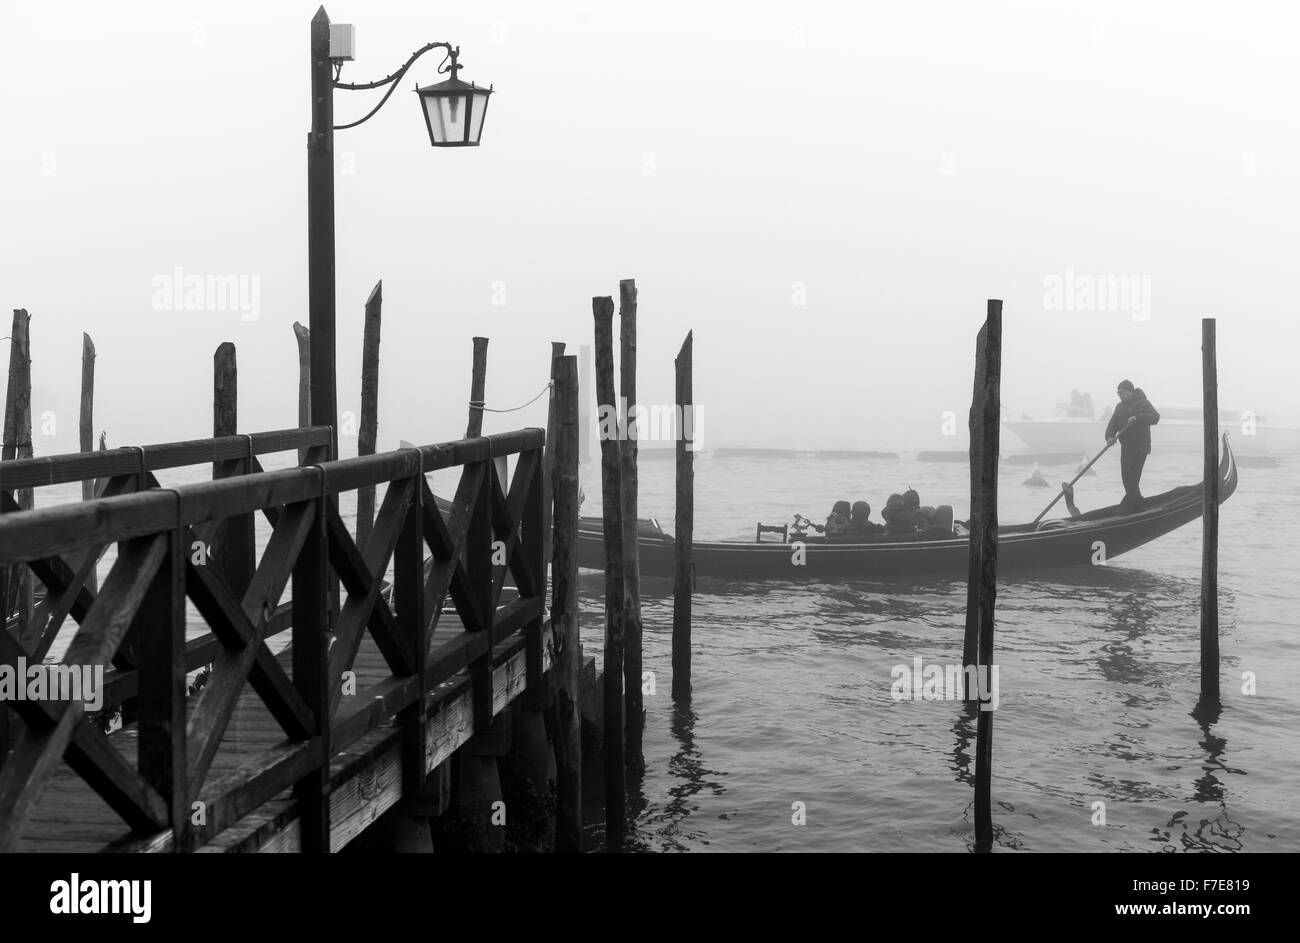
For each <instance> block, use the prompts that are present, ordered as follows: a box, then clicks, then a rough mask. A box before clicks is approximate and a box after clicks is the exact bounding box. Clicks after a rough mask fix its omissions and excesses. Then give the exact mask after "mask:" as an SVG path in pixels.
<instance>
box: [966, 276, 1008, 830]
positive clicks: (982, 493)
mask: <svg viewBox="0 0 1300 943" xmlns="http://www.w3.org/2000/svg"><path fill="white" fill-rule="evenodd" d="M976 350H977V354H976V356H977V360H976V368H975V375H976V377H977V386H976V390H975V398H974V401H973V402H972V403H971V412H970V438H971V505H972V509H973V510H972V514H971V519H970V532H971V556H972V557H973V558H974V559H975V560H976V561H977V564H978V565H977V567H976V576H977V583H976V586H975V592H974V607H973V610H974V611H972V608H971V595H970V594H969V592H968V595H967V607H968V608H967V612H966V619H967V632H968V635H967V640H968V641H969V637H970V636H969V632H970V627H971V625H972V624H974V626H975V628H976V630H977V636H978V644H977V646H976V661H975V664H976V665H977V666H978V671H977V673H976V674H977V679H978V687H979V691H978V692H977V693H978V695H979V697H978V701H979V704H978V705H976V707H977V711H978V714H979V718H978V721H977V723H976V733H975V847H976V850H977V851H985V852H987V851H991V850H992V847H993V808H992V777H993V771H992V764H993V711H992V706H993V704H992V700H991V696H990V691H989V687H990V686H991V684H992V675H993V671H994V663H993V626H994V619H993V615H994V605H995V603H996V601H997V581H998V452H999V435H1000V431H1001V418H1000V417H1001V409H1002V406H1001V381H1002V302H1001V301H998V300H996V299H990V300H989V303H988V315H987V318H986V319H985V322H984V327H983V328H981V329H980V333H979V342H978V343H977V345H976ZM980 381H982V382H980ZM976 442H978V443H979V449H978V453H977V451H976V448H975V443H976ZM976 507H978V512H977V513H976V512H975V511H974V508H976ZM966 664H967V665H970V664H971V662H966ZM966 674H967V675H969V672H967V673H966Z"/></svg>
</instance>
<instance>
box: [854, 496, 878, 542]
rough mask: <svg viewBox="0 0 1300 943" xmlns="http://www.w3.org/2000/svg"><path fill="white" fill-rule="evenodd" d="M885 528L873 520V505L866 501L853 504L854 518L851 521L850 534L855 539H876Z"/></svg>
mask: <svg viewBox="0 0 1300 943" xmlns="http://www.w3.org/2000/svg"><path fill="white" fill-rule="evenodd" d="M884 532H885V528H884V527H883V526H881V525H880V524H877V523H876V522H875V521H873V520H871V505H870V504H868V503H867V502H866V501H855V502H853V516H852V517H851V518H850V519H849V533H850V534H852V535H853V536H855V537H874V536H876V535H877V534H883V533H884Z"/></svg>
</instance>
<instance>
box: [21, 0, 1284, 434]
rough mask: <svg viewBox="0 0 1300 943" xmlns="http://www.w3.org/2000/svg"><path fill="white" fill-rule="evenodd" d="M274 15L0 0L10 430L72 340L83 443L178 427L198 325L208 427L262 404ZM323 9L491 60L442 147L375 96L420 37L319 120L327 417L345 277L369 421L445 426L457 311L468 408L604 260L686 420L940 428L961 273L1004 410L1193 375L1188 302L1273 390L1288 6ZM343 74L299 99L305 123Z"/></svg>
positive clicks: (290, 122) (62, 419) (964, 343)
mask: <svg viewBox="0 0 1300 943" xmlns="http://www.w3.org/2000/svg"><path fill="white" fill-rule="evenodd" d="M316 8H317V4H315V3H301V4H298V3H290V4H280V5H277V6H276V8H275V9H274V12H272V11H271V10H270V9H268V8H267V7H266V6H265V5H261V4H255V3H251V2H231V3H228V4H225V5H223V6H222V7H220V8H213V7H212V6H211V5H208V4H204V5H200V4H197V3H192V2H179V3H166V4H163V3H138V4H133V5H131V7H130V8H129V9H128V10H125V11H124V10H122V9H119V8H112V7H105V6H102V5H89V4H66V5H62V6H59V7H57V8H54V7H49V6H47V5H43V4H38V3H31V2H17V3H13V4H11V5H9V7H8V8H7V12H6V14H5V16H4V25H5V29H3V30H0V51H2V52H3V55H0V70H3V72H2V73H0V84H2V85H3V87H4V90H5V91H4V93H3V94H4V104H5V112H6V118H7V125H8V127H7V128H6V132H5V143H6V146H5V147H4V148H3V152H2V154H0V160H3V167H4V172H3V175H2V180H3V182H2V183H0V199H2V200H3V205H4V208H5V219H6V223H7V225H6V226H5V227H4V230H3V235H0V240H3V245H2V246H0V259H3V263H0V290H2V292H3V297H4V306H5V309H6V310H5V323H4V325H3V326H2V327H0V330H4V332H5V334H8V333H9V316H10V310H11V309H14V308H26V309H27V310H28V311H29V312H30V313H31V315H32V322H31V329H32V356H33V379H34V388H35V389H34V396H33V424H34V426H35V429H34V433H35V434H34V440H35V447H36V452H37V454H38V455H40V454H50V453H51V452H52V451H57V450H60V449H66V448H67V447H68V446H69V444H75V437H76V423H77V415H76V410H77V391H78V383H79V377H80V355H81V333H82V332H83V331H87V332H89V333H90V334H91V336H92V337H93V339H94V342H95V344H96V347H97V349H98V360H97V365H96V404H95V428H96V430H97V431H98V430H107V431H108V435H109V444H110V445H114V446H116V445H127V444H141V443H144V442H149V441H166V440H170V439H184V438H197V437H203V436H206V435H210V434H211V425H212V418H211V401H212V366H211V365H212V355H213V352H214V351H215V349H216V347H217V346H218V345H219V344H220V343H222V342H223V341H232V342H234V343H235V345H236V347H237V351H238V361H239V368H240V377H239V389H240V428H241V429H242V430H246V431H256V430H261V429H272V428H281V427H288V426H293V425H295V424H296V422H297V353H296V344H295V340H294V336H293V332H292V329H291V326H292V324H293V322H294V321H302V322H303V323H306V321H307V267H306V263H307V256H306V246H307V243H306V173H305V171H306V152H305V147H304V144H305V136H306V132H307V129H308V124H309V114H308V104H309V102H308V99H309V86H308V72H307V68H308V57H307V40H308V24H309V21H310V19H311V17H312V15H313V14H314V12H315V10H316ZM326 8H327V10H328V12H329V14H330V16H331V18H332V19H333V21H334V22H339V23H351V24H354V25H355V26H356V28H357V60H356V61H355V62H350V63H348V64H347V65H346V67H345V68H344V70H343V75H342V78H343V80H344V81H354V82H355V81H366V80H371V79H376V78H379V77H381V76H384V75H387V74H388V73H390V72H392V71H393V70H395V69H396V68H398V67H399V66H400V65H401V63H402V62H404V61H405V60H406V58H407V56H408V55H409V54H410V53H411V51H413V50H414V49H415V48H417V47H419V46H420V45H423V44H424V43H426V42H429V41H432V40H449V41H451V42H453V43H458V44H459V45H460V46H461V63H462V65H463V66H464V71H463V73H462V78H465V79H468V80H473V81H476V82H479V83H482V84H486V83H492V84H494V85H495V88H496V93H495V94H494V96H493V98H492V101H491V106H490V108H489V110H488V113H487V118H486V122H485V125H484V133H483V144H482V146H481V147H479V148H465V149H451V150H444V149H434V148H432V147H430V146H429V143H428V136H427V133H426V131H425V128H424V122H423V120H422V118H421V116H420V113H419V107H418V105H417V103H416V99H415V96H414V95H413V94H412V92H411V91H410V89H411V88H412V87H413V86H414V84H415V83H417V82H418V83H419V84H427V83H428V82H430V81H434V80H436V77H435V70H436V67H437V65H438V62H439V59H440V56H439V55H438V54H436V53H431V54H430V55H428V56H426V57H425V58H424V59H422V60H421V61H420V62H419V63H418V64H417V65H416V66H415V67H414V68H413V70H412V72H411V73H410V74H408V76H407V77H406V78H404V79H403V81H402V83H401V88H399V89H398V90H397V91H396V92H395V93H394V96H393V100H392V101H390V103H389V104H388V105H386V106H385V108H384V109H383V110H382V111H381V112H380V113H379V114H378V115H377V116H376V117H375V118H374V119H372V120H371V121H370V122H368V123H367V124H365V125H363V126H362V127H359V128H356V129H352V130H347V131H341V132H339V133H338V136H337V141H336V212H337V237H336V243H337V284H338V340H337V343H338V355H339V409H340V411H341V412H343V411H347V410H351V411H353V412H359V395H360V394H359V387H360V383H359V378H360V360H361V325H362V314H363V311H362V308H363V304H364V302H365V299H366V297H367V295H368V294H369V293H370V291H371V289H372V287H373V286H374V284H375V283H376V282H377V281H379V280H380V279H382V280H383V294H384V307H383V331H382V345H381V362H380V401H379V407H380V413H379V446H380V448H381V449H384V448H391V447H394V446H396V444H397V442H398V440H399V439H408V440H416V441H421V442H430V441H437V440H443V439H453V438H456V437H458V436H459V435H460V434H461V433H463V431H464V423H465V414H466V401H467V399H468V388H469V370H470V338H471V337H472V336H474V335H483V336H487V337H489V338H491V346H490V349H489V356H488V383H487V399H488V405H489V406H494V407H498V408H499V407H509V406H515V405H518V404H520V403H523V402H525V401H527V400H528V399H530V398H531V397H533V396H534V395H535V394H536V393H537V392H538V390H539V389H541V387H542V385H543V384H544V383H545V381H546V375H547V359H548V356H549V342H550V341H552V340H563V341H565V342H567V343H568V344H569V348H570V352H576V351H577V348H578V346H579V345H581V344H590V343H591V334H592V316H591V298H592V296H593V295H613V296H614V297H615V299H616V300H617V295H618V280H619V279H620V278H635V279H636V281H637V286H638V289H639V298H640V305H639V332H638V333H639V337H638V340H639V344H638V348H639V349H638V357H639V393H640V397H639V398H640V399H641V400H642V401H643V402H647V403H671V401H672V391H673V357H674V356H675V355H676V352H677V350H678V347H679V346H680V344H681V341H682V339H683V337H684V336H685V334H686V332H687V331H688V330H693V331H694V336H695V356H694V359H695V393H696V396H695V398H696V402H697V403H699V404H700V405H701V407H702V408H703V409H704V410H705V412H706V415H707V436H708V442H707V447H708V448H716V447H722V446H755V447H787V448H799V449H808V448H817V449H836V448H843V449H851V448H881V449H889V450H904V449H915V448H942V447H945V445H947V446H948V447H953V448H960V447H963V446H964V442H965V426H966V412H967V409H968V407H969V404H970V396H971V379H972V369H973V353H974V339H975V332H976V330H977V329H978V327H979V325H980V323H981V322H982V320H983V317H984V312H985V303H986V299H988V298H1002V299H1004V301H1005V307H1004V348H1003V374H1002V394H1003V407H1004V411H1005V412H1006V413H1008V414H1010V415H1013V416H1019V415H1020V414H1022V413H1029V414H1031V415H1034V416H1048V415H1050V414H1051V412H1052V409H1053V406H1054V404H1055V403H1057V402H1061V401H1064V400H1066V399H1068V397H1069V393H1070V390H1071V389H1078V390H1081V391H1087V392H1091V394H1092V396H1093V400H1094V403H1095V405H1096V407H1097V410H1098V412H1100V411H1101V410H1102V409H1104V408H1105V407H1106V406H1107V405H1109V404H1110V403H1112V402H1113V390H1114V384H1115V383H1116V382H1117V381H1118V380H1119V379H1121V378H1126V377H1127V378H1130V379H1132V380H1133V381H1134V382H1136V383H1138V384H1139V385H1140V386H1143V387H1144V388H1145V389H1146V390H1147V392H1148V393H1149V394H1150V396H1151V397H1152V399H1153V400H1154V401H1155V402H1156V403H1157V405H1159V404H1160V403H1161V402H1169V403H1196V402H1199V400H1200V395H1201V392H1200V389H1201V363H1200V319H1201V318H1202V317H1206V316H1212V317H1216V318H1217V319H1218V369H1219V384H1220V389H1219V401H1220V405H1221V406H1223V407H1225V408H1229V407H1230V408H1240V409H1250V410H1253V411H1255V412H1257V413H1259V414H1261V415H1263V416H1266V417H1267V416H1272V415H1275V414H1283V415H1293V414H1300V391H1297V390H1296V388H1295V385H1294V384H1292V383H1291V382H1289V381H1290V379H1291V377H1290V363H1289V360H1290V359H1291V355H1292V350H1293V349H1294V346H1295V341H1296V339H1297V336H1298V329H1297V327H1296V318H1295V308H1296V302H1295V300H1294V296H1292V295H1291V294H1290V292H1289V291H1288V290H1287V286H1285V285H1284V284H1283V282H1284V281H1286V280H1287V279H1288V276H1287V275H1286V274H1285V273H1286V272H1287V271H1288V270H1289V265H1290V263H1291V262H1292V261H1293V259H1294V253H1295V249H1296V248H1297V242H1298V241H1300V240H1298V239H1297V236H1296V233H1295V227H1294V226H1293V225H1292V220H1294V219H1295V218H1296V216H1297V210H1298V209H1300V184H1297V181H1296V177H1295V174H1294V172H1293V168H1294V167H1295V166H1296V163H1297V158H1298V157H1300V154H1298V153H1297V152H1298V151H1300V135H1297V133H1296V132H1297V128H1298V126H1300V116H1297V113H1296V111H1295V108H1294V102H1295V101H1296V99H1297V97H1298V96H1297V93H1298V92H1300V74H1297V71H1296V70H1295V68H1294V66H1293V65H1290V63H1291V62H1292V61H1293V55H1292V51H1291V50H1290V48H1289V46H1290V45H1291V40H1290V38H1291V37H1292V36H1293V35H1294V34H1295V28H1296V26H1297V25H1300V13H1297V12H1296V11H1295V10H1293V9H1291V8H1288V7H1285V6H1282V5H1276V6H1260V7H1251V8H1242V7H1236V6H1230V5H1227V4H1218V5H1216V4H1203V5H1199V6H1196V7H1179V8H1177V9H1176V15H1173V14H1172V13H1169V12H1167V11H1166V12H1161V11H1158V10H1148V9H1133V8H1130V7H1129V6H1127V5H1124V4H1119V3H1103V4H1099V5H1094V6H1092V7H1090V8H1089V9H1088V10H1087V11H1086V12H1083V11H1079V12H1073V11H1071V12H1066V11H1062V10H1059V9H1046V8H1043V7H1040V6H1038V5H1035V4H1032V3H998V4H985V5H981V6H979V7H978V8H976V7H970V6H966V5H961V4H939V5H934V6H929V7H926V8H924V9H922V8H911V7H904V8H898V7H895V6H884V5H871V6H866V7H862V8H854V9H842V8H841V7H840V6H839V5H836V4H830V3H812V4H799V5H795V4H777V3H757V4H753V3H750V4H744V5H741V4H739V3H725V4H717V5H708V6H706V5H702V4H685V3H680V2H670V3H665V4H659V5H657V6H655V7H652V8H646V9H638V10H637V11H636V12H635V14H633V13H632V12H631V11H630V10H624V9H615V8H611V7H609V6H608V5H603V4H597V3H577V2H566V3H563V4H554V5H550V6H548V7H547V8H541V7H538V6H537V5H531V4H524V3H518V2H509V3H494V4H491V5H484V6H480V7H470V8H456V7H451V6H447V7H446V9H445V10H437V9H435V10H434V11H433V12H431V13H429V12H424V11H427V10H428V9H429V8H428V5H427V4H416V3H413V2H400V3H399V2H393V3H365V4H360V3H332V4H328V5H327V7H326ZM54 62H59V63H61V65H59V66H58V67H55V68H51V66H50V64H51V63H54ZM87 86H89V87H90V88H91V89H93V92H92V94H87V93H86V87H87ZM377 98H378V96H377V95H376V94H375V93H373V92H370V93H358V92H346V91H339V92H336V96H335V107H336V120H337V121H338V122H340V123H342V122H345V121H348V120H353V119H354V118H356V117H360V116H361V115H363V114H365V112H366V111H368V110H369V109H370V107H372V106H373V104H374V103H375V101H377ZM178 268H179V269H180V270H181V271H182V272H183V273H185V275H197V276H199V277H201V278H204V279H211V278H216V277H220V276H227V275H234V276H236V277H237V278H240V279H243V284H244V285H246V286H249V287H252V286H256V288H255V290H256V309H257V310H256V317H255V318H249V317H248V315H249V314H251V313H252V312H250V311H249V310H246V308H247V306H245V310H233V309H231V306H227V310H221V311H207V310H200V311H192V310H190V311H187V310H159V308H160V307H164V308H165V307H166V304H165V303H164V304H163V305H161V306H160V304H159V298H158V289H157V279H159V278H163V279H167V278H170V277H173V273H175V272H176V270H177V269H178ZM1093 287H1097V288H1099V290H1100V291H1101V293H1102V297H1101V298H1098V297H1097V296H1095V295H1094V297H1093V299H1092V300H1091V301H1089V300H1088V297H1087V296H1088V293H1089V291H1090V290H1091V288H1093ZM1121 288H1122V289H1123V297H1120V296H1118V295H1116V294H1115V293H1116V292H1117V291H1119V290H1120V289H1121ZM1108 291H1109V292H1110V295H1109V297H1108V299H1107V297H1106V296H1107V292H1108ZM1116 301H1118V302H1119V303H1118V305H1117V304H1116ZM182 307H183V305H182ZM1078 308H1091V310H1077V309H1078ZM1117 308H1118V309H1117ZM1071 309H1075V310H1071ZM8 357H9V345H8V344H7V343H2V344H0V370H3V369H7V364H8ZM545 410H546V407H545V401H544V399H543V400H540V401H539V402H538V403H536V404H534V405H533V406H531V407H529V408H528V409H526V410H523V411H520V412H517V413H510V414H507V415H489V416H488V417H487V420H486V423H485V429H486V431H489V432H492V431H501V430H504V429H509V428H514V427H518V426H522V425H535V426H544V425H545V416H546V411H545ZM945 411H951V412H953V413H955V415H956V427H957V432H958V435H957V436H956V437H954V438H949V439H944V438H943V437H941V436H940V429H941V422H942V414H943V413H944V412H945ZM46 412H49V413H53V416H54V420H55V424H56V432H55V434H54V435H52V436H48V435H47V436H43V435H42V429H41V427H42V414H43V413H46ZM354 450H355V439H353V440H351V441H348V440H346V439H345V440H344V442H343V444H342V451H343V452H344V453H345V454H347V453H349V452H352V451H354Z"/></svg>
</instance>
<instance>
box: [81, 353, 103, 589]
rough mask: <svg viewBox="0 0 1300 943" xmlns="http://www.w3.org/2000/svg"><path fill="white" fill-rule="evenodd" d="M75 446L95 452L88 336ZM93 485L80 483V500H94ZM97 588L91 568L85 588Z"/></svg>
mask: <svg viewBox="0 0 1300 943" xmlns="http://www.w3.org/2000/svg"><path fill="white" fill-rule="evenodd" d="M77 444H78V447H79V448H80V449H81V451H82V452H93V451H95V342H94V341H92V340H91V339H90V335H89V334H82V335H81V410H80V414H79V416H78V421H77ZM95 484H96V482H95V479H94V478H87V479H86V480H85V481H83V482H82V483H81V500H83V501H91V500H94V497H95ZM96 556H98V555H96ZM98 586H99V577H98V574H97V573H96V572H95V570H94V569H93V567H92V569H91V570H90V572H89V574H88V575H87V576H86V588H87V589H89V590H90V591H91V592H92V593H93V592H94V591H95V589H96V588H97V587H98Z"/></svg>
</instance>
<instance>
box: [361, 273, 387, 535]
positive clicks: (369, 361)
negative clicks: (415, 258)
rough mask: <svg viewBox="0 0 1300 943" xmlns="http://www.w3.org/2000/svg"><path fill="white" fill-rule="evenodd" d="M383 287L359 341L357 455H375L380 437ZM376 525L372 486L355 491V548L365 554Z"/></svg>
mask: <svg viewBox="0 0 1300 943" xmlns="http://www.w3.org/2000/svg"><path fill="white" fill-rule="evenodd" d="M383 289H384V283H383V280H382V279H381V280H380V281H377V282H375V287H374V290H373V291H371V292H370V297H369V298H367V299H366V323H365V328H364V329H363V333H362V340H361V428H360V429H358V430H357V455H374V454H375V441H376V439H378V437H379V319H380V309H381V308H382V306H383V300H384V299H383ZM374 525H375V486H374V485H364V486H362V487H360V488H358V489H357V548H358V549H359V550H361V551H363V552H364V551H365V549H366V542H367V541H369V540H370V531H371V529H372V528H373V527H374Z"/></svg>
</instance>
